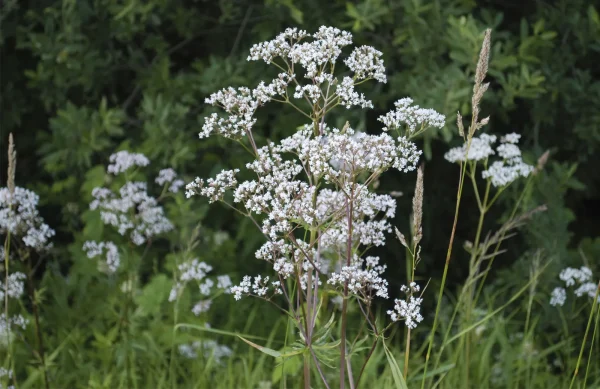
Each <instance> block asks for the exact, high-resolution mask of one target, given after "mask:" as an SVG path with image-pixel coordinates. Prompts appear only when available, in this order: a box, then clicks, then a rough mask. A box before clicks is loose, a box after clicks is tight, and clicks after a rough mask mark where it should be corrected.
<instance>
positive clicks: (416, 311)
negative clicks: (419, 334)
mask: <svg viewBox="0 0 600 389" xmlns="http://www.w3.org/2000/svg"><path fill="white" fill-rule="evenodd" d="M400 290H401V291H402V292H404V293H406V294H407V295H408V296H407V298H406V299H405V300H398V299H396V300H394V303H395V305H394V309H393V310H389V311H387V314H388V315H390V318H391V319H392V321H399V320H404V324H406V326H407V327H408V328H410V329H414V328H416V327H417V324H418V323H420V322H421V321H423V316H421V303H422V302H423V299H422V298H420V297H414V295H413V293H417V292H419V290H420V287H419V285H417V284H416V283H415V282H411V283H410V286H405V285H402V288H401V289H400Z"/></svg>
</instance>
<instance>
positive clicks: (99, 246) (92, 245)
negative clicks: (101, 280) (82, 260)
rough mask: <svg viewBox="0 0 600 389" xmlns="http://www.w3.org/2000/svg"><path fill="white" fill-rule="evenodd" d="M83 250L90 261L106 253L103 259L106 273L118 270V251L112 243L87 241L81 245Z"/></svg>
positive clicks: (119, 261) (119, 260)
mask: <svg viewBox="0 0 600 389" xmlns="http://www.w3.org/2000/svg"><path fill="white" fill-rule="evenodd" d="M83 250H85V251H86V255H87V257H88V258H90V259H93V258H96V257H98V256H102V255H103V253H104V252H106V254H105V258H106V265H107V267H108V271H109V272H110V273H114V272H116V271H117V270H118V269H119V265H120V263H121V259H120V255H119V249H118V248H117V246H116V245H115V244H114V243H113V242H95V241H88V242H85V243H84V244H83Z"/></svg>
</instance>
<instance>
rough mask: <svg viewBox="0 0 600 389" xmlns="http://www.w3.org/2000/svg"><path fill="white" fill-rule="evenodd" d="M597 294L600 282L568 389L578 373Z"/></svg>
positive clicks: (599, 284)
mask: <svg viewBox="0 0 600 389" xmlns="http://www.w3.org/2000/svg"><path fill="white" fill-rule="evenodd" d="M598 293H600V282H599V283H598V287H597V288H596V294H595V295H594V301H592V310H591V312H590V316H589V318H588V323H587V326H586V327H585V334H584V335H583V341H582V342H581V348H580V350H579V357H578V358H577V365H576V366H575V371H574V372H573V378H572V379H571V385H569V389H571V388H572V387H573V384H574V383H575V378H577V374H578V373H579V365H580V364H581V358H582V357H583V350H584V349H585V341H586V340H587V336H588V333H589V331H590V326H591V325H592V319H593V318H594V313H595V312H596V307H597V306H598Z"/></svg>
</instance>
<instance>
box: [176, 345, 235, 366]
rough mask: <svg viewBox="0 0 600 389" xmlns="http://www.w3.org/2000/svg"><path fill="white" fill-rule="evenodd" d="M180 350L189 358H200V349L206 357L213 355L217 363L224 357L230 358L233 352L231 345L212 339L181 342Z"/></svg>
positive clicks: (182, 354) (180, 352)
mask: <svg viewBox="0 0 600 389" xmlns="http://www.w3.org/2000/svg"><path fill="white" fill-rule="evenodd" d="M178 350H179V354H180V355H181V356H183V357H185V358H188V359H196V358H198V351H201V352H202V355H203V356H204V357H205V358H211V357H212V358H214V360H215V362H217V363H221V361H222V360H223V359H224V358H229V357H231V355H232V354H233V351H232V350H231V349H230V348H229V347H227V346H224V345H221V344H218V343H217V342H216V341H214V340H212V339H206V340H203V341H195V342H193V343H191V344H181V345H179V347H178Z"/></svg>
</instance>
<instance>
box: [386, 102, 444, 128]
mask: <svg viewBox="0 0 600 389" xmlns="http://www.w3.org/2000/svg"><path fill="white" fill-rule="evenodd" d="M412 103H413V99H411V98H410V97H405V98H403V99H400V100H398V101H396V102H395V103H394V105H395V106H396V109H395V110H393V111H390V112H388V113H387V114H385V115H383V116H380V117H379V118H378V119H377V120H379V121H380V122H382V123H383V124H384V125H385V127H383V131H390V130H396V129H400V128H402V126H403V125H404V126H406V127H407V128H408V130H409V132H411V133H412V132H415V130H416V129H417V127H420V128H423V129H424V128H427V127H437V128H442V127H444V124H445V122H446V117H445V116H444V115H442V114H439V113H437V112H436V111H434V110H433V109H428V108H420V107H419V106H418V105H414V106H411V104H412Z"/></svg>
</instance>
